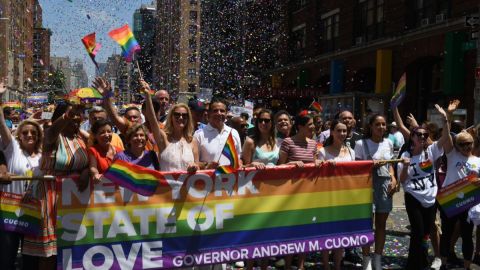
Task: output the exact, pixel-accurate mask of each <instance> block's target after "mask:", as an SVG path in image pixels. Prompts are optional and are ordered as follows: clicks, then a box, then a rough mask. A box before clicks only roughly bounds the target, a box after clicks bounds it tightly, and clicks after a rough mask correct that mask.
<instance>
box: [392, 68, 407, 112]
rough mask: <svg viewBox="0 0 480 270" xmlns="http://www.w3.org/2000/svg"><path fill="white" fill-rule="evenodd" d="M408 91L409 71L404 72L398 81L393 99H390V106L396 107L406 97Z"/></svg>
mask: <svg viewBox="0 0 480 270" xmlns="http://www.w3.org/2000/svg"><path fill="white" fill-rule="evenodd" d="M406 93H407V73H406V72H404V73H403V75H402V77H401V78H400V80H399V81H398V84H397V88H396V89H395V92H394V93H393V96H392V99H391V100H390V107H391V108H392V109H393V108H396V107H398V105H400V103H401V102H402V101H403V99H404V98H405V95H406Z"/></svg>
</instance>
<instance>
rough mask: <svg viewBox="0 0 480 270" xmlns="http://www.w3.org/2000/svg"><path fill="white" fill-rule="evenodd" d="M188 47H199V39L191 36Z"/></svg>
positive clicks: (193, 48)
mask: <svg viewBox="0 0 480 270" xmlns="http://www.w3.org/2000/svg"><path fill="white" fill-rule="evenodd" d="M188 47H189V48H190V49H191V50H195V49H197V40H196V39H195V38H191V39H189V40H188Z"/></svg>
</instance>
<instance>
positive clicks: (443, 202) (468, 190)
mask: <svg viewBox="0 0 480 270" xmlns="http://www.w3.org/2000/svg"><path fill="white" fill-rule="evenodd" d="M477 177H478V175H477V174H471V175H469V176H468V177H465V178H463V179H462V180H459V181H457V182H455V183H453V184H451V185H448V186H446V187H444V188H442V189H441V190H440V191H439V193H438V195H437V201H438V203H439V204H440V207H442V209H443V211H444V212H445V214H446V215H447V217H453V216H456V215H458V214H460V213H462V212H464V211H467V210H468V209H470V208H471V207H473V206H475V205H477V204H479V203H480V186H478V185H477V184H474V183H473V181H476V179H477Z"/></svg>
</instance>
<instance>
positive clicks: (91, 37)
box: [82, 32, 102, 69]
mask: <svg viewBox="0 0 480 270" xmlns="http://www.w3.org/2000/svg"><path fill="white" fill-rule="evenodd" d="M82 43H83V45H84V46H85V49H86V50H87V52H88V55H89V56H90V58H91V59H92V61H93V63H94V64H95V66H96V67H97V69H98V64H97V61H95V56H96V55H97V52H98V50H100V48H101V47H102V45H101V44H100V43H97V42H96V40H95V32H93V33H91V34H88V35H86V36H84V37H83V38H82Z"/></svg>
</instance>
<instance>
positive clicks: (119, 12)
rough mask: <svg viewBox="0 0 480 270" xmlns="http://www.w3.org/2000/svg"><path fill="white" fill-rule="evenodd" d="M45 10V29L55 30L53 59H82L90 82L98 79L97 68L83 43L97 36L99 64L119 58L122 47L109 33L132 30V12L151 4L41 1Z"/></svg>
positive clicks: (118, 0)
mask: <svg viewBox="0 0 480 270" xmlns="http://www.w3.org/2000/svg"><path fill="white" fill-rule="evenodd" d="M39 2H40V5H41V6H42V9H43V27H46V28H50V30H52V36H51V44H50V50H51V51H50V55H51V56H69V57H70V61H72V62H73V60H75V59H81V60H82V61H83V65H84V68H85V70H86V71H87V74H88V76H89V81H92V79H93V76H94V75H95V66H94V64H93V63H92V61H91V60H90V57H89V56H88V54H87V52H86V50H85V47H84V46H83V44H82V41H81V39H82V38H83V37H84V36H85V35H87V34H89V33H92V32H96V40H97V43H100V44H101V45H102V47H101V49H100V51H99V52H98V53H97V56H96V58H95V59H96V60H97V62H99V63H100V62H106V60H107V58H108V57H109V56H110V55H112V54H113V53H117V54H120V52H121V49H120V46H119V45H118V44H117V43H115V41H113V40H112V39H111V38H110V37H109V36H108V32H109V31H111V30H113V29H115V28H118V27H120V26H123V25H124V24H125V23H128V24H129V25H130V28H132V30H133V12H134V11H135V10H136V9H138V8H139V7H140V5H141V4H150V3H151V2H152V0H39Z"/></svg>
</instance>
